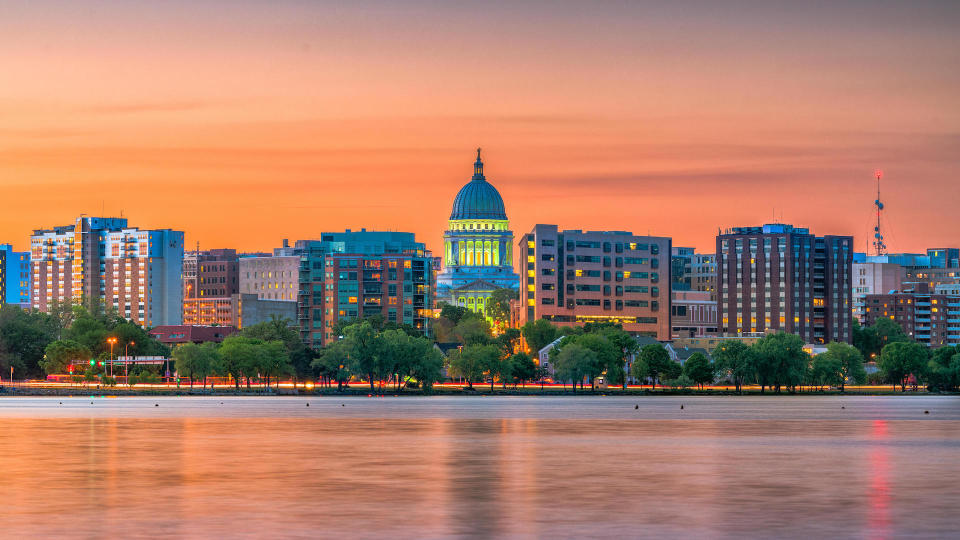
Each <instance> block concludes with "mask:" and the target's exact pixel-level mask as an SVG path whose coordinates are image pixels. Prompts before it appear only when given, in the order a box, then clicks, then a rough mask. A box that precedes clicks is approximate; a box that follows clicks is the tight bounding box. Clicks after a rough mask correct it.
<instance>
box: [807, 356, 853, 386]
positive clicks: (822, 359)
mask: <svg viewBox="0 0 960 540" xmlns="http://www.w3.org/2000/svg"><path fill="white" fill-rule="evenodd" d="M857 354H859V351H858V352H857ZM810 382H811V383H812V384H813V385H814V386H816V387H817V388H820V387H823V386H840V385H841V384H842V383H843V362H842V361H841V360H840V358H838V357H837V356H834V355H831V354H829V353H827V352H825V353H821V354H818V355H816V356H814V357H813V360H812V361H811V365H810Z"/></svg>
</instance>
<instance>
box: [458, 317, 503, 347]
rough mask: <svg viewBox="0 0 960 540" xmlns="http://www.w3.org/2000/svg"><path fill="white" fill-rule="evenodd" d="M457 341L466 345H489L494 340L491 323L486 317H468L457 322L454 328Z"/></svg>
mask: <svg viewBox="0 0 960 540" xmlns="http://www.w3.org/2000/svg"><path fill="white" fill-rule="evenodd" d="M453 335H454V336H456V338H457V341H458V342H460V343H463V344H464V345H487V344H489V343H491V342H492V340H493V338H492V337H491V335H490V323H488V322H487V320H486V319H478V318H474V317H468V318H465V319H463V320H461V321H460V322H459V323H457V326H456V327H454V329H453Z"/></svg>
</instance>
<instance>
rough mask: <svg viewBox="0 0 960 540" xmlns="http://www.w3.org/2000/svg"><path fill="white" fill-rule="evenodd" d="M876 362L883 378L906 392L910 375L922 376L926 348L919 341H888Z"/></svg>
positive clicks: (925, 359)
mask: <svg viewBox="0 0 960 540" xmlns="http://www.w3.org/2000/svg"><path fill="white" fill-rule="evenodd" d="M878 364H879V368H880V372H881V373H882V374H883V378H884V380H885V381H886V382H888V383H891V384H893V385H897V384H899V385H900V391H901V392H906V391H907V379H908V378H909V377H910V375H913V376H914V377H915V378H916V379H920V378H921V377H922V376H923V373H924V371H925V369H926V367H927V348H926V347H924V346H923V345H921V344H919V343H906V342H902V341H899V342H894V343H890V344H888V345H887V346H886V347H884V348H883V350H882V351H881V352H880V361H879V362H878Z"/></svg>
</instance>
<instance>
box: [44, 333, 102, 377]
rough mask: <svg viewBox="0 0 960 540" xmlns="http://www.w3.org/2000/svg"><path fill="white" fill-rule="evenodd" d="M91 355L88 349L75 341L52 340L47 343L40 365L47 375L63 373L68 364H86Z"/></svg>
mask: <svg viewBox="0 0 960 540" xmlns="http://www.w3.org/2000/svg"><path fill="white" fill-rule="evenodd" d="M91 356H92V355H91V353H90V349H87V348H86V347H84V346H83V345H80V344H79V343H77V342H76V341H73V340H69V339H68V340H63V341H54V342H52V343H50V344H49V345H47V348H46V349H45V353H44V355H43V358H42V359H41V360H40V367H41V368H42V369H43V371H44V372H45V373H46V374H48V375H50V374H53V373H63V372H64V371H66V369H67V366H68V365H69V364H71V363H73V364H86V362H87V360H88V359H89V358H90V357H91Z"/></svg>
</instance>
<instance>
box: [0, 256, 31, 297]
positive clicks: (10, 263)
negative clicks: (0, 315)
mask: <svg viewBox="0 0 960 540" xmlns="http://www.w3.org/2000/svg"><path fill="white" fill-rule="evenodd" d="M2 303H6V304H13V305H17V306H20V307H30V252H28V251H14V249H13V246H11V245H10V244H0V304H2Z"/></svg>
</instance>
